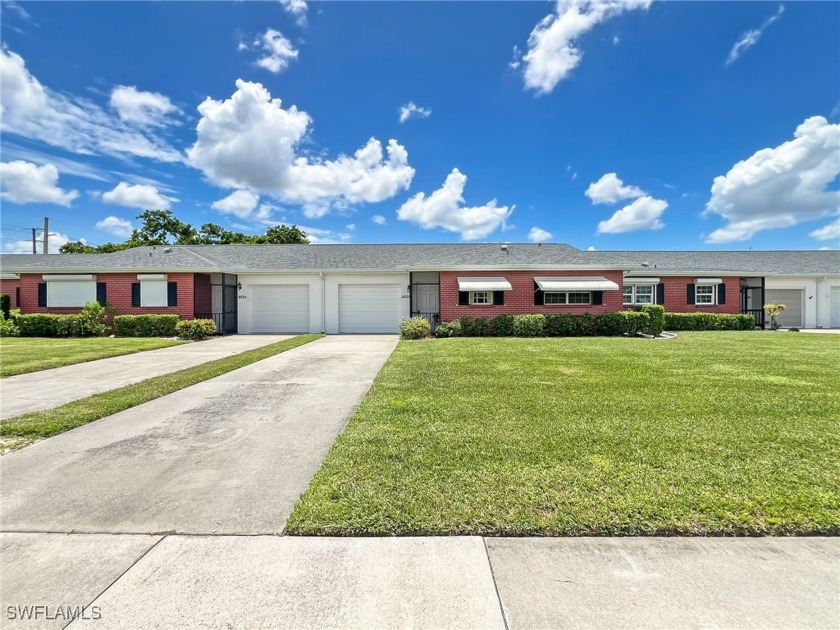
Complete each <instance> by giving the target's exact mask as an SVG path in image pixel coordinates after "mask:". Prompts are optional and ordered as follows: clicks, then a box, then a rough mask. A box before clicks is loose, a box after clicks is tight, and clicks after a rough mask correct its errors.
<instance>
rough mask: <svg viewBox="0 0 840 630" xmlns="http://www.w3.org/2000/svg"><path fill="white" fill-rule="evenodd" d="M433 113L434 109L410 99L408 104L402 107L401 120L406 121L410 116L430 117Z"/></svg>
mask: <svg viewBox="0 0 840 630" xmlns="http://www.w3.org/2000/svg"><path fill="white" fill-rule="evenodd" d="M431 115H432V110H431V109H429V108H428V107H420V106H419V105H416V104H415V103H414V101H409V102H408V104H407V105H403V106H402V107H400V122H401V123H404V122H405V121H406V120H408V119H409V118H412V117H414V118H428V117H429V116H431Z"/></svg>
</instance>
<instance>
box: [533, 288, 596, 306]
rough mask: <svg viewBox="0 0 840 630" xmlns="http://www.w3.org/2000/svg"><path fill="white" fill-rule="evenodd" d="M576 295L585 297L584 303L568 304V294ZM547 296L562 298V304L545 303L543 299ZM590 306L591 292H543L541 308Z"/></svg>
mask: <svg viewBox="0 0 840 630" xmlns="http://www.w3.org/2000/svg"><path fill="white" fill-rule="evenodd" d="M570 293H577V294H579V295H586V296H587V300H586V302H569V294H570ZM549 295H562V296H564V301H563V302H546V301H545V299H546V298H547V297H548V296H549ZM591 305H592V291H545V292H544V294H543V306H591Z"/></svg>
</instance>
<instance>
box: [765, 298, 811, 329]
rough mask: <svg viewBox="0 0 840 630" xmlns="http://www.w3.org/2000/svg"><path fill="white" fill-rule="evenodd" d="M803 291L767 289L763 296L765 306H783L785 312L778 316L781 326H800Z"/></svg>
mask: <svg viewBox="0 0 840 630" xmlns="http://www.w3.org/2000/svg"><path fill="white" fill-rule="evenodd" d="M803 294H804V291H803V289H767V290H766V291H765V294H764V303H765V304H772V303H775V304H784V305H785V310H783V311H782V313H781V315H779V318H778V319H779V322H780V323H781V324H782V326H786V327H788V328H790V327H801V326H802V296H803Z"/></svg>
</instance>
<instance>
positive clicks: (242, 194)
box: [211, 190, 275, 220]
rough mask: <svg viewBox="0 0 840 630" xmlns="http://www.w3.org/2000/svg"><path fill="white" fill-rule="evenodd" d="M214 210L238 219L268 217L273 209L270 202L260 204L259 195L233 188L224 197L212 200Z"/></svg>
mask: <svg viewBox="0 0 840 630" xmlns="http://www.w3.org/2000/svg"><path fill="white" fill-rule="evenodd" d="M211 207H212V208H213V209H214V210H218V211H219V212H223V213H224V214H232V215H234V216H237V217H239V218H240V219H258V220H259V219H263V220H265V219H268V218H269V217H270V216H271V214H272V212H273V211H274V210H275V208H274V206H272V205H271V204H267V203H263V204H260V196H259V195H258V194H256V193H253V192H251V191H249V190H235V191H234V192H232V193H231V194H229V195H228V196H227V197H225V198H224V199H219V200H218V201H214V202H213V204H212V206H211Z"/></svg>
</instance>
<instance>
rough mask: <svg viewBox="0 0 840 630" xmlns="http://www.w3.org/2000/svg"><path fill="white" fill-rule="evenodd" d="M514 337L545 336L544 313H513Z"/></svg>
mask: <svg viewBox="0 0 840 630" xmlns="http://www.w3.org/2000/svg"><path fill="white" fill-rule="evenodd" d="M513 335H514V336H515V337H545V315H541V314H535V315H514V316H513Z"/></svg>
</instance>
